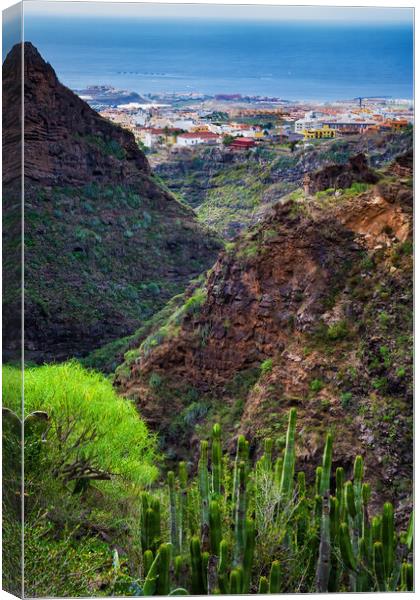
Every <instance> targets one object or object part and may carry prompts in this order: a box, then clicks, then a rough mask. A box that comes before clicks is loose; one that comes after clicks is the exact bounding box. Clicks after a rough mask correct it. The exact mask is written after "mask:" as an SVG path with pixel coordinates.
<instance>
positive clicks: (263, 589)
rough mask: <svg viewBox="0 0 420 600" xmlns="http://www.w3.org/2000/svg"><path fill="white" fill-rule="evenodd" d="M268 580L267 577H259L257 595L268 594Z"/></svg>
mask: <svg viewBox="0 0 420 600" xmlns="http://www.w3.org/2000/svg"><path fill="white" fill-rule="evenodd" d="M268 590H269V587H268V579H267V577H260V581H259V583H258V593H259V594H268Z"/></svg>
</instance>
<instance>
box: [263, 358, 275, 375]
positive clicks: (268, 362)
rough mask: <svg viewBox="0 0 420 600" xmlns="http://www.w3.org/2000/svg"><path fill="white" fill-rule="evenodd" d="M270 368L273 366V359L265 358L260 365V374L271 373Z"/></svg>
mask: <svg viewBox="0 0 420 600" xmlns="http://www.w3.org/2000/svg"><path fill="white" fill-rule="evenodd" d="M272 368H273V359H272V358H267V359H266V360H264V361H263V362H262V363H261V365H260V371H261V374H262V375H265V374H266V373H271V370H272Z"/></svg>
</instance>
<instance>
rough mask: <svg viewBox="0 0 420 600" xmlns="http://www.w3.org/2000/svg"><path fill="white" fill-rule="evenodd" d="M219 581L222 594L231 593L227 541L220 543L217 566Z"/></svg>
mask: <svg viewBox="0 0 420 600" xmlns="http://www.w3.org/2000/svg"><path fill="white" fill-rule="evenodd" d="M217 580H218V583H219V590H220V592H221V593H222V594H228V593H229V581H228V544H227V541H226V540H222V541H221V542H220V549H219V564H218V566H217Z"/></svg>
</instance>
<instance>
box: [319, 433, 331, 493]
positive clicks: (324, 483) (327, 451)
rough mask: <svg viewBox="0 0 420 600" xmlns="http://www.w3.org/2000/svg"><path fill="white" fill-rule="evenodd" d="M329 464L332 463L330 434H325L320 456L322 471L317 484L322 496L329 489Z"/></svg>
mask: <svg viewBox="0 0 420 600" xmlns="http://www.w3.org/2000/svg"><path fill="white" fill-rule="evenodd" d="M331 464H332V435H331V433H328V434H327V439H326V442H325V448H324V455H323V458H322V473H321V480H320V484H319V491H318V494H319V495H320V496H322V497H324V495H325V493H326V492H329V490H330V479H331Z"/></svg>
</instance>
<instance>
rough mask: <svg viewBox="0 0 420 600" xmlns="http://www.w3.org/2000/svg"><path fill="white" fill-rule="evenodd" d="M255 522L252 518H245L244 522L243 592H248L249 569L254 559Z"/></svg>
mask: <svg viewBox="0 0 420 600" xmlns="http://www.w3.org/2000/svg"><path fill="white" fill-rule="evenodd" d="M255 533H256V532H255V524H254V521H253V520H252V519H247V520H246V524H245V551H244V559H243V572H244V576H243V589H242V592H243V593H244V594H248V593H249V586H250V582H251V570H252V564H253V561H254V550H255Z"/></svg>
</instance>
